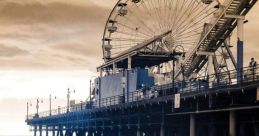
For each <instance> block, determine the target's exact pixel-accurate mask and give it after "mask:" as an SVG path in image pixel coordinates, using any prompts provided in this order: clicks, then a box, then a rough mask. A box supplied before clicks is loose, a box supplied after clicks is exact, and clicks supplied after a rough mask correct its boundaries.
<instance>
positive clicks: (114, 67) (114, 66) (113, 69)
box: [112, 63, 117, 74]
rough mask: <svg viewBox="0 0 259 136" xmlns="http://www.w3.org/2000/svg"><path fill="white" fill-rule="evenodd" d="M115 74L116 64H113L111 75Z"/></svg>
mask: <svg viewBox="0 0 259 136" xmlns="http://www.w3.org/2000/svg"><path fill="white" fill-rule="evenodd" d="M116 72H117V64H116V63H113V64H112V73H113V74H114V73H116Z"/></svg>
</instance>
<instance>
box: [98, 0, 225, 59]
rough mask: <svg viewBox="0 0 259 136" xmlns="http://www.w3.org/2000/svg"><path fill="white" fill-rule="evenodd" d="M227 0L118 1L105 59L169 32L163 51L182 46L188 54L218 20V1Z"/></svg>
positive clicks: (109, 27) (109, 22) (106, 31)
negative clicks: (206, 29)
mask: <svg viewBox="0 0 259 136" xmlns="http://www.w3.org/2000/svg"><path fill="white" fill-rule="evenodd" d="M225 1H227V0H219V1H217V0H215V1H214V0H119V1H118V2H117V4H116V5H115V6H114V8H113V10H112V12H111V13H110V16H109V18H108V20H107V23H106V26H105V29H104V34H103V44H102V48H103V58H104V60H105V61H108V60H110V59H112V58H114V57H116V56H117V55H119V54H121V53H122V52H124V51H126V50H129V49H130V48H133V47H135V46H137V45H138V44H141V43H143V42H145V41H147V40H148V39H150V38H152V37H155V36H157V35H161V34H164V33H166V36H165V37H164V38H163V43H164V44H163V45H160V46H161V47H160V48H161V49H163V50H164V51H168V52H170V51H172V50H173V48H174V47H176V46H178V45H181V46H183V47H184V49H185V51H186V53H188V51H190V49H192V47H194V46H195V45H196V44H197V43H198V42H199V41H200V39H201V38H202V36H203V33H204V24H210V23H211V21H213V20H215V19H213V18H215V13H216V12H217V10H219V7H218V4H219V3H218V2H220V3H224V2H225Z"/></svg>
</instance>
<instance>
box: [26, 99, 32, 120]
mask: <svg viewBox="0 0 259 136" xmlns="http://www.w3.org/2000/svg"><path fill="white" fill-rule="evenodd" d="M31 106H32V104H31V103H30V102H27V117H26V118H27V120H28V119H29V107H31Z"/></svg>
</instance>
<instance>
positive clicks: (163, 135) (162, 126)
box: [160, 124, 165, 136]
mask: <svg viewBox="0 0 259 136" xmlns="http://www.w3.org/2000/svg"><path fill="white" fill-rule="evenodd" d="M160 136H165V125H163V124H162V125H161V127H160Z"/></svg>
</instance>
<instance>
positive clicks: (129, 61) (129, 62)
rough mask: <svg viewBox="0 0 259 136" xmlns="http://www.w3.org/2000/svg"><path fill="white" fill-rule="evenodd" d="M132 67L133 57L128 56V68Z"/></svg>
mask: <svg viewBox="0 0 259 136" xmlns="http://www.w3.org/2000/svg"><path fill="white" fill-rule="evenodd" d="M131 68H132V59H131V56H129V57H128V70H131Z"/></svg>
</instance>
